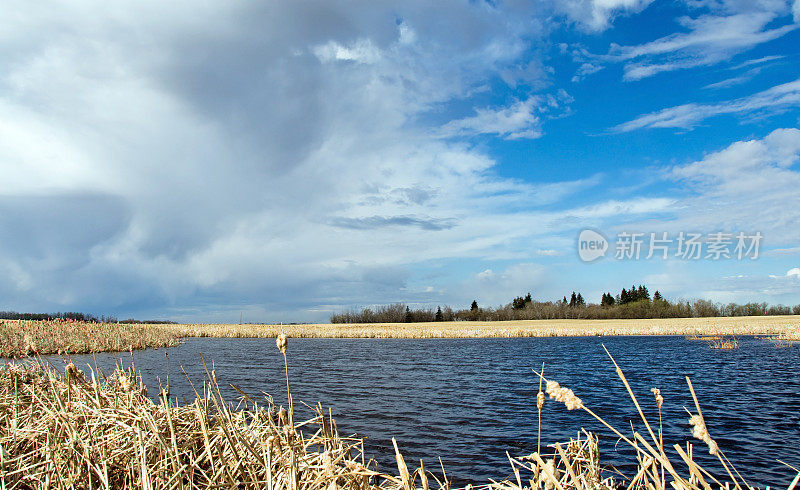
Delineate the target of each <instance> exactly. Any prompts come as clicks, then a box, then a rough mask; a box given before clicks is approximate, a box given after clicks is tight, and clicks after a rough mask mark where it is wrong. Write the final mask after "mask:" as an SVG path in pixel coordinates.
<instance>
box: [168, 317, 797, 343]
mask: <svg viewBox="0 0 800 490" xmlns="http://www.w3.org/2000/svg"><path fill="white" fill-rule="evenodd" d="M163 327H164V328H166V329H167V330H170V331H174V332H177V335H178V336H180V337H257V338H258V337H262V338H268V337H275V336H277V335H278V334H280V333H287V334H289V335H291V336H292V337H307V338H308V337H324V338H490V337H560V336H611V335H684V336H718V337H722V336H733V335H736V336H747V335H782V334H786V333H787V332H794V333H795V335H798V337H800V316H758V317H716V318H659V319H637V320H520V321H491V322H461V321H459V322H427V323H386V324H338V323H337V324H309V325H247V324H245V325H224V324H215V325H204V324H185V325H163Z"/></svg>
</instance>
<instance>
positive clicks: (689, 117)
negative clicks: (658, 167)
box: [611, 79, 800, 132]
mask: <svg viewBox="0 0 800 490" xmlns="http://www.w3.org/2000/svg"><path fill="white" fill-rule="evenodd" d="M797 106H800V79H797V80H795V81H792V82H788V83H784V84H781V85H777V86H775V87H772V88H770V89H767V90H764V91H762V92H758V93H756V94H753V95H749V96H747V97H742V98H739V99H733V100H729V101H723V102H719V103H716V104H694V103H692V104H684V105H679V106H675V107H669V108H667V109H662V110H660V111H656V112H651V113H650V114H644V115H642V116H639V117H637V118H636V119H633V120H631V121H628V122H625V123H622V124H619V125H617V126H615V127H613V128H612V129H611V131H614V132H627V131H633V130H636V129H645V128H681V129H692V128H694V127H695V126H697V125H698V124H700V123H702V122H703V121H705V120H706V119H709V118H712V117H715V116H720V115H724V114H733V115H747V114H751V113H754V112H756V111H762V110H772V111H781V110H785V109H787V108H790V107H797Z"/></svg>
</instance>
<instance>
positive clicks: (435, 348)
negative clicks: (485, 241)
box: [72, 337, 800, 487]
mask: <svg viewBox="0 0 800 490" xmlns="http://www.w3.org/2000/svg"><path fill="white" fill-rule="evenodd" d="M603 343H604V344H605V345H606V347H607V348H608V350H609V351H610V352H611V354H612V355H614V356H615V358H616V360H617V362H618V363H619V364H620V366H621V367H622V369H623V370H624V371H625V373H626V375H627V377H628V380H629V381H630V382H631V384H632V386H633V389H634V391H635V393H636V394H637V396H638V397H639V400H640V403H641V404H642V406H643V409H644V410H645V412H646V415H647V416H648V417H649V420H650V421H651V423H653V424H654V429H656V430H657V425H658V412H657V410H656V407H655V402H654V400H653V395H652V394H651V393H650V388H652V387H658V388H660V389H661V391H662V395H663V397H664V400H665V403H664V407H663V415H664V434H665V446H666V447H668V448H671V447H672V445H673V444H675V443H680V444H682V445H684V447H685V442H686V441H687V440H690V438H691V436H690V430H689V425H688V422H687V420H688V415H687V413H686V411H685V410H684V407H686V408H688V409H690V410H691V411H692V412H695V409H694V403H693V402H692V399H691V396H690V394H689V391H688V388H687V386H686V382H685V379H684V377H685V376H687V375H688V376H690V377H691V379H692V382H693V383H694V386H695V389H696V391H697V394H698V397H699V398H700V403H701V408H702V410H703V414H704V415H705V417H706V422H707V424H708V428H709V432H710V433H711V435H712V437H714V438H715V439H716V440H717V442H718V443H719V445H720V447H721V449H722V450H723V451H724V453H725V454H726V455H727V456H728V458H729V459H730V460H731V461H732V462H733V464H734V465H736V467H737V468H738V469H739V471H740V472H741V473H742V475H743V476H744V477H745V478H746V479H747V480H748V483H749V484H751V485H759V486H766V485H768V484H769V485H773V486H784V487H786V486H788V484H789V482H790V481H791V480H792V478H793V477H794V475H795V474H796V473H794V472H793V471H792V470H791V469H789V468H787V467H786V466H783V465H781V464H780V463H778V462H777V460H778V459H782V460H783V461H785V462H786V463H789V464H791V465H794V466H796V467H800V451H798V447H799V446H800V347H798V346H795V347H790V348H783V349H778V348H776V347H774V346H773V345H772V344H771V343H769V342H767V341H764V340H759V339H754V338H744V339H741V340H740V348H739V349H737V350H732V351H720V350H711V349H709V348H708V347H706V345H705V344H704V343H702V342H698V341H690V340H686V339H684V338H683V337H603V338H599V337H557V338H525V339H425V340H416V339H414V340H411V339H409V340H405V339H402V340H401V339H396V340H395V339H392V340H388V339H289V349H288V355H289V374H290V379H291V387H292V393H293V396H294V399H295V405H296V407H299V406H300V403H299V402H300V401H304V402H306V403H308V404H310V405H314V404H316V402H322V404H323V406H325V407H331V409H332V411H333V415H334V418H335V419H336V421H337V424H338V427H339V431H340V432H341V433H342V434H343V435H350V434H354V433H356V434H359V435H362V436H367V438H368V439H367V450H368V453H369V454H368V455H369V456H372V457H374V458H375V459H376V460H377V461H378V463H379V468H380V469H383V470H386V471H389V472H396V467H395V463H394V452H393V450H392V445H391V438H392V437H395V438H396V439H397V441H398V444H399V445H400V448H401V450H402V451H403V454H404V456H405V458H406V461H407V462H408V463H409V464H410V465H411V463H412V462H414V463H416V464H415V466H417V465H418V461H419V460H420V459H424V460H425V466H426V468H430V469H433V468H436V467H438V460H437V457H441V459H442V462H443V464H444V468H445V470H446V471H447V475H448V477H450V478H452V479H453V480H454V482H455V483H456V484H464V483H466V482H467V481H472V482H482V483H483V482H486V481H487V480H488V479H489V478H493V479H497V480H499V479H503V478H508V477H510V476H511V470H510V466H509V463H508V460H507V458H506V451H508V452H509V453H510V454H511V455H518V456H519V455H526V454H529V453H531V452H533V451H535V450H536V418H537V413H536V392H537V390H538V377H537V376H536V375H534V374H533V373H532V372H531V369H532V368H535V369H537V370H538V369H539V368H541V365H542V362H544V363H545V368H544V374H545V376H546V377H548V378H552V379H554V380H556V381H559V382H560V383H561V384H562V385H563V386H567V387H569V388H572V389H573V390H574V391H575V393H576V394H577V395H578V396H579V397H581V398H582V399H583V401H584V403H585V404H586V405H587V406H588V407H589V408H591V409H592V410H594V411H595V412H596V413H598V414H599V415H601V416H602V417H604V418H605V419H606V420H607V421H609V422H610V423H611V424H612V425H614V426H615V427H617V428H618V429H619V430H620V431H622V432H623V433H624V434H626V435H629V434H630V421H631V420H632V421H633V424H634V426H635V427H636V428H637V429H640V430H641V431H642V435H643V436H645V437H647V434H646V432H645V431H644V428H643V426H642V423H641V420H640V419H639V418H638V415H637V412H636V411H635V407H634V406H633V404H632V402H631V401H630V398H629V397H628V394H627V392H626V390H625V388H624V386H623V385H622V383H621V382H620V380H619V379H618V378H617V376H616V373H615V371H614V366H613V364H612V363H611V362H610V360H609V359H608V357H607V356H606V354H605V352H604V351H603V348H602V347H601V344H603ZM165 352H169V357H170V366H169V374H170V381H171V392H172V395H173V396H176V397H178V399H181V398H182V397H186V398H188V399H193V395H190V394H191V393H192V392H191V388H190V387H189V385H188V383H187V381H186V378H185V377H184V375H183V374H182V373H181V371H180V368H179V366H181V365H182V366H183V368H184V369H185V370H186V372H187V373H188V375H189V377H190V378H191V379H192V381H193V382H195V383H196V384H199V383H201V382H202V379H203V376H204V371H203V368H202V365H201V363H200V359H199V356H200V354H201V353H202V354H203V355H204V356H205V359H206V362H207V363H208V365H209V367H210V366H211V365H212V364H213V366H214V368H215V370H216V374H217V378H218V380H219V382H220V385H224V386H227V383H234V384H236V385H237V386H238V387H240V388H241V389H243V390H244V391H245V392H248V393H250V394H252V395H260V396H263V395H261V392H262V391H264V392H267V393H270V394H272V395H273V396H274V398H275V401H276V402H278V403H283V404H285V400H286V391H285V381H284V373H283V358H282V356H281V355H280V353H279V352H278V350H277V349H276V347H275V342H274V339H209V338H203V339H187V340H186V341H185V343H183V344H182V345H181V346H179V347H176V348H171V349H168V350H165V349H160V350H146V351H138V352H134V353H133V359H134V360H135V362H136V366H137V367H138V368H139V369H140V370H141V372H142V374H143V377H144V380H145V383H146V384H147V385H148V386H151V387H157V386H158V382H157V378H160V379H161V380H162V381H164V380H165V378H166V375H167V373H168V369H167V359H166V357H165ZM72 359H73V361H75V362H76V363H80V364H81V365H85V364H86V363H92V364H93V363H94V362H96V363H97V366H98V367H99V368H101V369H102V370H104V371H106V372H110V371H111V370H113V366H114V364H115V362H117V360H118V359H121V360H122V361H123V362H124V363H125V364H126V365H129V364H130V362H131V355H130V354H128V353H125V354H98V355H97V356H96V361H94V360H92V357H91V356H73V358H72ZM156 391H157V390H156V389H151V391H150V393H151V394H153V393H155V392H156ZM224 394H225V393H224ZM237 395H238V394H237V393H236V392H235V391H233V390H232V389H228V390H227V395H226V396H227V397H228V399H229V400H230V401H235V400H236V398H237ZM307 414H309V415H310V412H307ZM300 415H305V414H303V413H301V414H299V415H298V420H299V416H300ZM581 427H585V428H586V429H587V430H592V431H595V432H597V433H598V434H599V435H600V437H601V439H600V440H601V455H602V459H603V460H605V461H606V462H611V463H617V464H619V463H621V462H622V461H623V460H630V459H629V458H628V457H626V454H629V453H625V452H624V449H623V447H624V443H621V444H619V445H616V444H615V443H616V442H617V439H616V437H615V436H614V435H613V434H611V433H610V432H609V431H608V430H605V429H603V428H602V426H600V424H599V423H597V422H596V421H595V420H594V419H592V418H591V417H590V416H589V415H588V414H587V413H586V412H583V411H567V410H566V408H565V407H564V406H563V405H562V404H559V403H556V402H554V401H551V400H548V402H547V403H546V405H545V408H544V411H543V427H542V438H543V441H542V442H543V444H550V443H554V442H562V441H566V440H568V439H569V438H570V437H571V436H574V435H575V434H576V433H577V431H578V430H579V429H580V428H581ZM693 442H696V443H697V444H696V446H695V454H696V455H698V454H701V453H705V451H704V450H703V444H702V443H701V442H700V441H693ZM618 451H620V452H618ZM706 457H707V454H706ZM675 458H677V455H675ZM702 458H703V457H702V456H701V459H700V462H701V463H703V462H707V464H706V465H704V466H706V467H707V469H709V470H711V471H712V472H714V473H715V474H719V472H720V471H722V470H721V467H720V465H719V463H718V462H716V463H715V461H716V460H710V459H702ZM696 459H697V458H696ZM680 467H681V468H683V466H682V465H681V466H680ZM623 468H624V465H623ZM437 473H440V470H439V471H437Z"/></svg>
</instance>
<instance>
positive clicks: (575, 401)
mask: <svg viewBox="0 0 800 490" xmlns="http://www.w3.org/2000/svg"><path fill="white" fill-rule="evenodd" d="M547 394H548V395H550V398H553V399H554V400H556V401H558V402H561V403H563V404H564V405H566V406H567V410H574V409H576V408H578V409H580V408H583V402H582V401H581V399H580V398H578V397H577V396H575V393H573V392H572V390H570V389H569V388H563V387H562V386H561V385H559V384H558V383H556V382H555V381H548V382H547Z"/></svg>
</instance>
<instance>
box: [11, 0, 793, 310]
mask: <svg viewBox="0 0 800 490" xmlns="http://www.w3.org/2000/svg"><path fill="white" fill-rule="evenodd" d="M3 10H4V17H5V19H6V27H5V28H4V32H3V33H2V35H0V170H2V174H0V175H2V178H0V309H8V310H17V311H65V310H70V311H87V312H93V313H95V314H111V315H117V316H119V317H129V316H135V317H138V318H154V317H158V318H169V319H173V320H178V321H207V322H225V321H228V322H234V321H238V319H239V315H240V313H242V314H243V315H244V317H245V320H247V321H254V322H255V321H324V320H326V319H327V318H328V316H329V315H330V314H331V313H332V312H335V311H340V310H342V309H347V308H351V307H360V306H367V305H373V304H384V303H389V302H399V301H402V302H407V303H410V304H413V305H419V306H436V305H440V304H441V305H445V304H448V305H451V306H454V307H464V306H467V305H468V304H469V303H470V302H471V301H472V300H473V299H477V300H478V302H479V303H480V304H482V305H488V306H497V305H500V304H504V303H507V302H508V301H510V299H511V298H513V297H514V296H517V295H520V294H524V293H526V292H528V291H530V292H531V293H532V294H533V296H534V297H535V298H538V299H545V300H546V299H558V298H561V297H562V296H564V295H568V294H569V293H570V292H571V291H573V290H576V291H580V292H582V293H583V295H584V297H586V298H587V299H588V300H589V301H595V302H597V301H599V299H600V295H601V294H602V293H603V292H605V291H612V292H618V291H619V289H620V288H622V287H627V286H629V285H631V284H632V283H636V284H639V283H645V284H647V285H648V286H649V287H650V289H651V290H655V289H658V290H660V291H661V292H662V293H663V294H664V295H665V296H666V297H668V298H671V299H680V298H684V299H690V298H707V299H711V300H714V301H721V302H728V301H738V302H741V301H748V300H756V301H766V302H769V303H772V304H778V303H782V304H797V303H800V227H798V223H800V197H798V196H799V195H800V193H798V188H800V168H799V167H798V159H799V158H800V130H799V129H798V127H800V69H798V67H800V0H794V1H772V0H763V1H744V0H741V1H736V0H728V1H726V0H684V1H675V2H666V1H648V0H563V1H558V2H554V1H529V2H481V1H471V2H461V1H442V2H436V3H435V4H433V5H431V4H430V2H414V1H410V2H402V3H399V2H398V3H390V2H364V3H353V2H335V1H324V2H292V1H286V2H283V1H277V0H276V1H272V2H268V3H265V4H260V5H256V4H253V3H252V2H245V1H231V2H196V1H193V2H170V3H169V4H168V5H164V4H163V2H149V1H144V2H135V3H128V4H125V3H117V4H114V5H107V4H106V3H104V2H97V1H93V0H83V1H77V0H76V1H72V2H46V3H45V4H41V3H39V4H37V5H33V4H30V2H22V1H11V2H7V3H6V4H5V5H4V7H3ZM587 228H588V229H593V230H596V231H599V232H600V233H602V234H603V235H604V236H605V237H606V238H607V239H608V241H609V244H610V247H611V248H610V250H609V251H608V253H607V255H606V256H605V257H604V258H601V259H599V260H596V261H593V262H591V263H585V262H583V261H582V260H581V259H580V258H579V256H578V252H577V237H578V234H579V233H580V231H581V230H584V229H587ZM621 232H639V233H644V236H645V238H646V237H649V234H650V233H658V234H661V233H668V235H669V237H671V238H675V237H677V235H678V234H679V233H680V232H685V233H689V232H696V233H700V234H702V235H703V236H706V237H707V236H708V235H709V234H711V233H716V232H723V233H731V234H736V233H740V232H742V233H747V234H753V233H755V232H759V233H761V235H762V236H763V240H762V241H761V242H760V249H759V257H758V258H757V259H755V260H751V259H750V258H745V259H743V260H736V259H723V260H718V261H715V260H710V259H706V258H704V257H703V258H701V259H699V260H687V259H681V258H679V257H675V255H674V252H675V249H674V248H671V249H670V253H669V257H668V258H667V259H662V258H660V257H656V258H651V259H649V260H648V259H644V258H640V259H639V260H630V259H629V260H619V259H615V257H614V255H615V246H616V238H617V235H618V234H619V233H621ZM646 246H647V244H646V243H645V247H646ZM645 252H646V249H645ZM644 255H645V254H643V256H644Z"/></svg>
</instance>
